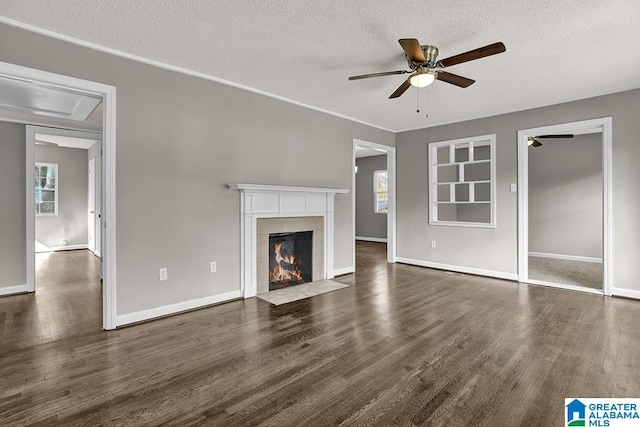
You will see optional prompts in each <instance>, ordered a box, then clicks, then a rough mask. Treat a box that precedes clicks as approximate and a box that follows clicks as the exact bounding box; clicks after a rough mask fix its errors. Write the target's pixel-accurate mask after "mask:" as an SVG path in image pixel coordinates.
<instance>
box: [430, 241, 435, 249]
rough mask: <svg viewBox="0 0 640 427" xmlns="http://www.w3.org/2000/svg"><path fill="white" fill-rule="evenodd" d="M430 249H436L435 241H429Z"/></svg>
mask: <svg viewBox="0 0 640 427" xmlns="http://www.w3.org/2000/svg"><path fill="white" fill-rule="evenodd" d="M431 248H432V249H435V248H436V241H435V240H432V241H431Z"/></svg>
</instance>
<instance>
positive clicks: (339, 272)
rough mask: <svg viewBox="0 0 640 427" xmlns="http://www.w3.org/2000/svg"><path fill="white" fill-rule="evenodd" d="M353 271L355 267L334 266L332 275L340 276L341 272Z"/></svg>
mask: <svg viewBox="0 0 640 427" xmlns="http://www.w3.org/2000/svg"><path fill="white" fill-rule="evenodd" d="M354 271H355V269H354V268H353V266H351V267H345V268H336V269H335V270H333V275H334V276H342V275H343V274H349V273H353V272H354Z"/></svg>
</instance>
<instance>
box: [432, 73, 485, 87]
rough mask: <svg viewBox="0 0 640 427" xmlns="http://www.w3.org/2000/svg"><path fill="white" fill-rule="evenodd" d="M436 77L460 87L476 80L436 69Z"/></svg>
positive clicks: (469, 84) (467, 85)
mask: <svg viewBox="0 0 640 427" xmlns="http://www.w3.org/2000/svg"><path fill="white" fill-rule="evenodd" d="M436 79H438V80H442V81H443V82H447V83H451V84H452V85H456V86H460V87H469V86H471V85H472V84H474V83H475V82H476V81H475V80H471V79H468V78H466V77H462V76H459V75H457V74H451V73H447V72H446V71H438V72H437V74H436Z"/></svg>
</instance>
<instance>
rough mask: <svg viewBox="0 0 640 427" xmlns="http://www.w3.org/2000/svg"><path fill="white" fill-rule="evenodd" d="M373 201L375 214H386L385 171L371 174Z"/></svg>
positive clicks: (387, 195)
mask: <svg viewBox="0 0 640 427" xmlns="http://www.w3.org/2000/svg"><path fill="white" fill-rule="evenodd" d="M373 196H374V197H373V200H374V203H375V206H374V210H375V212H376V213H387V208H388V205H389V193H388V189H387V171H374V172H373Z"/></svg>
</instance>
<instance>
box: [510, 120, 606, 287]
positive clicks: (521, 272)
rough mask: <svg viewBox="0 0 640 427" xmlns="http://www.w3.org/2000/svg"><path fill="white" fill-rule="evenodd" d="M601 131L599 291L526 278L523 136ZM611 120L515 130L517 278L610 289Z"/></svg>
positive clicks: (525, 146)
mask: <svg viewBox="0 0 640 427" xmlns="http://www.w3.org/2000/svg"><path fill="white" fill-rule="evenodd" d="M595 128H600V129H601V131H602V266H603V277H602V291H600V290H596V289H589V288H584V287H579V286H572V285H561V284H550V283H547V282H541V281H536V280H532V279H529V258H528V255H529V146H528V144H527V139H528V138H529V137H532V136H535V135H540V134H558V133H570V132H578V131H581V130H588V129H595ZM611 162H612V119H611V117H602V118H597V119H591V120H583V121H578V122H572V123H561V124H556V125H550V126H541V127H537V128H531V129H523V130H519V131H518V281H520V282H525V283H534V284H540V285H547V286H554V287H559V288H564V289H571V290H578V291H583V292H590V293H597V294H604V295H608V296H610V295H611V292H612V271H611V270H612V269H611V266H612V262H613V260H612V256H611V252H612V251H611V248H612V241H611V239H612V229H611V227H612V207H611V205H612V203H611V202H612V199H611V192H612V175H611V174H612V172H611Z"/></svg>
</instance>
